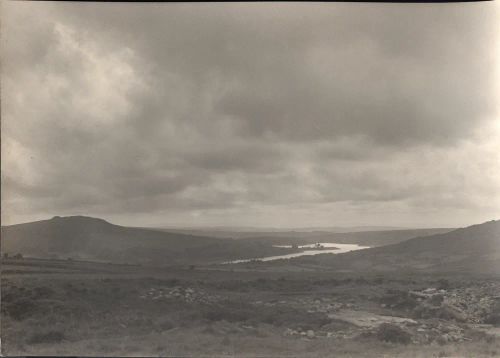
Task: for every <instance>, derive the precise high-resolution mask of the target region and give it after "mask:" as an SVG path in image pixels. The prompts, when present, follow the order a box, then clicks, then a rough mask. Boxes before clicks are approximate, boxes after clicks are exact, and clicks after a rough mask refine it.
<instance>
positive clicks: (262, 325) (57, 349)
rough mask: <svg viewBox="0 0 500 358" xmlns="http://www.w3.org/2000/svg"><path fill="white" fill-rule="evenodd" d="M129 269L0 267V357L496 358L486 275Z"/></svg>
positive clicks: (494, 300)
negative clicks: (30, 270) (261, 357)
mask: <svg viewBox="0 0 500 358" xmlns="http://www.w3.org/2000/svg"><path fill="white" fill-rule="evenodd" d="M111 269H115V270H116V271H114V272H112V271H111ZM138 270H139V269H137V270H135V271H134V272H135V273H134V276H132V275H131V274H130V271H129V269H128V268H122V267H119V268H118V267H109V268H107V270H106V273H105V274H104V273H102V274H101V273H96V272H94V271H92V272H89V273H86V274H80V273H79V274H75V273H67V274H59V273H57V274H56V273H51V274H47V273H44V271H41V273H40V274H31V273H30V274H27V273H23V274H12V273H8V274H5V273H2V287H1V288H2V290H1V294H2V302H1V303H2V305H1V309H2V321H1V325H2V327H1V328H2V349H3V353H4V354H7V355H33V354H36V355H49V356H52V355H60V354H62V355H73V356H74V355H88V354H89V353H91V354H92V355H101V356H102V355H104V356H110V355H115V356H116V355H130V354H135V355H147V356H150V355H155V356H157V355H160V356H179V355H181V356H199V355H203V354H205V355H206V354H209V355H211V356H220V355H233V356H234V355H242V356H248V355H255V354H258V355H264V356H277V355H279V356H315V357H317V356H331V355H332V352H333V353H335V355H336V356H355V357H358V356H362V357H364V356H368V357H377V356H384V355H385V356H387V355H389V356H401V357H408V356H411V357H431V356H441V357H446V356H470V357H479V356H499V355H500V280H499V279H497V278H492V277H486V278H484V277H465V276H459V277H456V276H454V277H448V278H438V277H435V276H428V277H424V276H415V275H403V274H402V275H400V276H398V277H390V278H389V277H381V276H379V275H365V276H359V275H358V274H356V275H352V274H344V275H342V274H338V273H335V274H332V273H330V272H322V273H318V272H264V273H262V272H236V271H231V270H227V271H215V270H208V269H195V270H192V269H176V270H165V271H163V272H157V271H156V270H151V271H143V272H142V274H141V275H142V276H139V275H138V274H137V271H138ZM144 270H145V269H144ZM445 277H447V276H445ZM410 351H411V352H414V354H413V353H412V354H411V355H409V353H408V352H410Z"/></svg>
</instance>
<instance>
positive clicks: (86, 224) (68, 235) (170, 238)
mask: <svg viewBox="0 0 500 358" xmlns="http://www.w3.org/2000/svg"><path fill="white" fill-rule="evenodd" d="M2 252H3V253H8V254H17V253H21V254H23V255H25V256H31V257H40V258H73V259H85V260H100V261H110V262H118V263H144V264H148V263H150V264H162V265H165V264H166V265H168V264H177V263H198V262H211V261H218V260H225V259H233V258H249V257H253V256H255V255H266V254H275V253H278V254H280V253H286V249H278V248H273V247H272V246H271V245H265V244H255V243H240V242H237V241H234V240H230V239H218V238H212V237H204V236H195V235H185V234H178V233H168V232H160V231H156V230H150V229H140V228H130V227H124V226H118V225H113V224H111V223H109V222H107V221H105V220H102V219H96V218H91V217H85V216H70V217H54V218H52V219H50V220H42V221H37V222H31V223H25V224H18V225H11V226H5V227H2Z"/></svg>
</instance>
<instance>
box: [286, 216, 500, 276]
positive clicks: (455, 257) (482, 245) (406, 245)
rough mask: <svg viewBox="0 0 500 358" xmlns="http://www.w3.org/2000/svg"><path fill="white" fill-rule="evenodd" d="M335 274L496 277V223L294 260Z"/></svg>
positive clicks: (499, 251)
mask: <svg viewBox="0 0 500 358" xmlns="http://www.w3.org/2000/svg"><path fill="white" fill-rule="evenodd" d="M294 262H295V263H300V262H309V263H315V264H319V265H326V266H330V267H332V268H335V269H339V270H354V271H366V270H381V271H392V270H423V271H443V272H444V271H455V272H485V273H500V221H499V220H496V221H488V222H486V223H483V224H479V225H473V226H469V227H466V228H461V229H456V230H453V231H450V232H447V233H443V234H436V235H431V236H426V237H417V238H414V239H410V240H407V241H404V242H400V243H397V244H394V245H388V246H382V247H376V248H372V249H366V250H360V251H356V252H350V253H346V254H342V255H335V256H332V255H320V256H315V257H308V258H297V259H295V260H294Z"/></svg>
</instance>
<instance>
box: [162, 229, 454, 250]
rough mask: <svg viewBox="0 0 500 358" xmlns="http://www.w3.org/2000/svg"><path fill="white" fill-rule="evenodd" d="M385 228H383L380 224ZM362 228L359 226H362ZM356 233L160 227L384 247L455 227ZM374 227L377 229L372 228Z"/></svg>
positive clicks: (234, 236) (262, 238)
mask: <svg viewBox="0 0 500 358" xmlns="http://www.w3.org/2000/svg"><path fill="white" fill-rule="evenodd" d="M380 228H382V227H380ZM358 229H359V228H358ZM366 229H367V230H364V231H360V230H359V231H358V230H354V231H352V232H333V231H320V230H312V231H305V230H304V231H258V230H257V231H231V230H212V229H206V231H204V230H202V229H192V230H190V229H158V230H160V231H163V232H176V233H183V234H190V235H202V236H210V237H218V238H232V239H240V240H243V239H244V240H249V241H254V242H262V243H272V244H273V245H287V244H289V245H291V244H298V245H300V244H312V243H316V242H335V243H339V244H359V245H363V246H371V247H374V246H383V245H390V244H395V243H398V242H401V241H405V240H408V239H412V238H414V237H417V236H427V235H433V234H439V233H444V232H448V231H452V230H454V229H453V228H429V229H396V228H391V229H386V230H368V227H366ZM370 229H373V228H372V227H370Z"/></svg>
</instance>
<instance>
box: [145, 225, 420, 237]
mask: <svg viewBox="0 0 500 358" xmlns="http://www.w3.org/2000/svg"><path fill="white" fill-rule="evenodd" d="M155 229H156V230H159V231H165V232H177V233H180V234H190V235H207V236H211V237H219V238H231V239H246V238H253V237H298V238H301V237H305V236H309V235H310V236H314V235H323V234H331V233H356V232H367V231H383V232H386V231H392V230H403V231H406V230H419V229H407V228H401V227H394V226H350V227H311V228H292V229H283V228H255V227H218V226H217V227H195V228H178V227H171V228H155ZM424 230H427V229H424Z"/></svg>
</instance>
